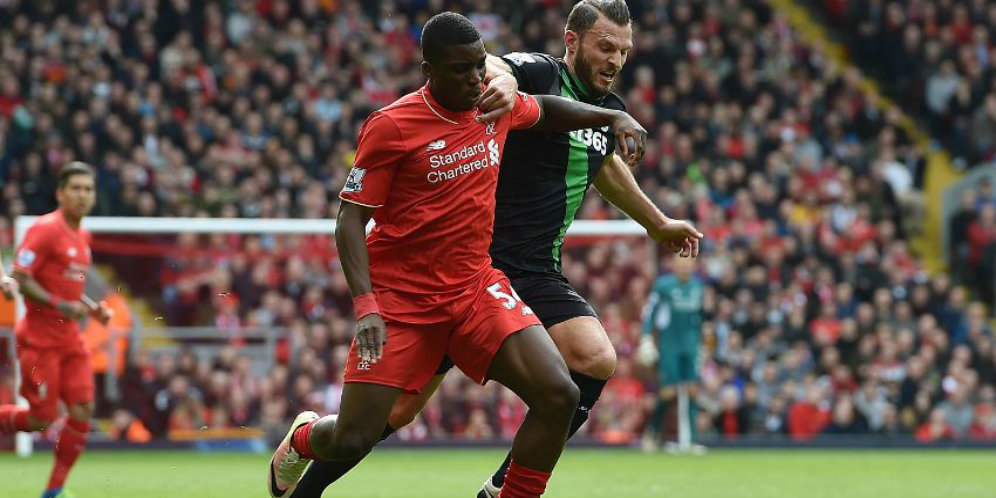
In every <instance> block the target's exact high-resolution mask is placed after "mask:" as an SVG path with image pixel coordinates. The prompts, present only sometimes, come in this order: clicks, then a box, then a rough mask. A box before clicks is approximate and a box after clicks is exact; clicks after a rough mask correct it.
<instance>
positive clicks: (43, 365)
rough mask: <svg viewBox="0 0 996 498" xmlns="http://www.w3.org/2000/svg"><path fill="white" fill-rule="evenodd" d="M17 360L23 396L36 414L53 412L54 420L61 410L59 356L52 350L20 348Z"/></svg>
mask: <svg viewBox="0 0 996 498" xmlns="http://www.w3.org/2000/svg"><path fill="white" fill-rule="evenodd" d="M17 360H18V364H19V366H20V369H21V389H20V393H21V396H23V397H24V399H26V400H27V401H28V404H29V405H31V410H32V411H34V412H41V413H47V412H51V413H52V415H53V418H54V415H55V414H56V412H58V408H59V392H60V385H59V384H60V380H61V375H60V370H61V369H60V364H59V355H58V354H55V352H54V351H52V350H47V349H35V348H31V347H24V346H18V351H17Z"/></svg>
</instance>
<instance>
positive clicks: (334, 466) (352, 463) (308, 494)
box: [289, 425, 394, 498]
mask: <svg viewBox="0 0 996 498" xmlns="http://www.w3.org/2000/svg"><path fill="white" fill-rule="evenodd" d="M391 434H394V429H393V428H391V426H389V425H388V426H386V427H384V432H383V433H382V434H381V435H380V440H381V441H383V440H385V439H387V438H388V437H389V436H390V435H391ZM360 460H362V459H360ZM360 460H347V461H342V462H322V461H319V460H315V461H314V462H311V466H310V467H308V471H307V472H305V473H304V475H303V476H301V480H300V481H299V482H298V484H297V487H296V488H294V492H293V493H291V495H290V497H289V498H320V497H321V496H322V493H323V492H324V491H325V488H327V487H329V485H331V484H332V483H334V482H336V481H338V480H339V478H340V477H342V476H344V475H346V473H347V472H349V471H350V470H353V467H356V465H357V464H358V463H360Z"/></svg>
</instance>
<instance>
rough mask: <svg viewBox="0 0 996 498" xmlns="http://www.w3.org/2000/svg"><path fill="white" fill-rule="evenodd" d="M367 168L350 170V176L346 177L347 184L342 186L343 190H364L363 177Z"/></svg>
mask: <svg viewBox="0 0 996 498" xmlns="http://www.w3.org/2000/svg"><path fill="white" fill-rule="evenodd" d="M366 174H367V170H365V169H363V168H356V167H354V168H353V169H351V170H349V176H348V177H346V185H344V186H343V187H342V191H343V192H359V191H361V190H363V177H364V176H366Z"/></svg>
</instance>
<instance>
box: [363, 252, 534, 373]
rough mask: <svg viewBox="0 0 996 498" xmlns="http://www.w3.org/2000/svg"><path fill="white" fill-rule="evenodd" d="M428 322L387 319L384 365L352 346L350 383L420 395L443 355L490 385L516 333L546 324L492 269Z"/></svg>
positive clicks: (382, 362) (510, 285) (500, 275)
mask: <svg viewBox="0 0 996 498" xmlns="http://www.w3.org/2000/svg"><path fill="white" fill-rule="evenodd" d="M434 308H435V309H437V310H438V318H439V320H438V321H435V322H434V323H428V324H423V323H419V324H414V323H404V322H399V321H396V320H385V323H386V324H387V344H385V345H384V352H383V355H381V359H380V361H378V362H377V363H370V362H367V361H363V360H361V359H360V358H359V356H358V355H357V353H356V341H355V340H353V344H352V346H351V347H350V348H349V359H348V360H347V362H346V375H345V379H344V380H345V381H346V382H367V383H371V384H380V385H384V386H391V387H397V388H400V389H403V390H405V391H407V392H411V393H417V392H419V390H420V389H422V388H423V387H424V386H425V384H426V383H427V382H428V381H429V379H431V378H432V377H433V376H434V375H435V374H436V370H437V369H438V368H439V362H440V361H442V359H443V355H447V356H449V357H450V359H452V360H453V363H454V364H455V365H456V366H458V367H460V370H463V372H464V373H465V374H467V376H468V377H470V378H471V379H474V381H476V382H479V383H481V384H484V383H485V382H487V380H488V368H489V367H490V366H491V360H493V359H494V357H495V355H496V354H497V353H498V349H499V348H501V345H502V343H504V342H505V339H507V338H508V337H509V336H510V335H512V334H514V333H516V332H518V331H520V330H522V329H524V328H526V327H529V326H532V325H539V324H540V322H539V320H538V319H537V318H536V315H534V314H533V312H532V310H530V309H529V307H528V306H526V305H525V303H523V302H522V300H521V299H519V298H518V296H517V295H516V294H515V291H514V290H512V284H510V283H509V281H508V278H507V277H506V276H505V274H504V273H502V272H501V271H500V270H497V269H494V268H492V269H490V271H488V272H486V273H485V275H484V276H483V277H482V278H481V279H480V280H478V283H476V284H474V285H471V286H468V287H467V288H466V289H464V290H463V291H461V292H457V293H455V294H454V295H453V297H452V298H450V299H447V300H446V301H445V302H443V303H441V304H440V305H439V306H438V307H434Z"/></svg>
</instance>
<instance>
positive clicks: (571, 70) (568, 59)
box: [564, 52, 591, 97]
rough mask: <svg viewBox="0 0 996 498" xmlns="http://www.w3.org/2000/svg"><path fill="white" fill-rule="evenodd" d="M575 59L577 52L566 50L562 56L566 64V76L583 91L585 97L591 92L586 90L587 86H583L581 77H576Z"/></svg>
mask: <svg viewBox="0 0 996 498" xmlns="http://www.w3.org/2000/svg"><path fill="white" fill-rule="evenodd" d="M576 60H577V52H575V53H573V54H572V53H570V52H567V54H566V55H565V56H564V63H565V64H567V76H568V77H569V78H570V79H571V82H572V83H574V85H575V86H577V88H578V90H581V93H583V94H584V96H585V97H587V96H589V95H591V93H590V92H588V88H587V87H586V86H584V82H583V81H581V78H578V72H577V69H575V67H576V66H575V65H574V62H575V61H576Z"/></svg>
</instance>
